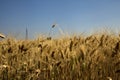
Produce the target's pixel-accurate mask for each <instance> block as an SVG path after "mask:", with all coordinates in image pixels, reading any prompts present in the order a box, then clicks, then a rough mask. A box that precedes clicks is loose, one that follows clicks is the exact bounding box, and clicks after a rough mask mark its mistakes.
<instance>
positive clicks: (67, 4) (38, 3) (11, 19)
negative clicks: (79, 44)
mask: <svg viewBox="0 0 120 80" xmlns="http://www.w3.org/2000/svg"><path fill="white" fill-rule="evenodd" d="M53 23H57V24H58V26H59V27H60V28H62V30H64V32H67V33H70V34H71V33H82V32H87V33H89V32H90V31H91V30H94V29H95V30H97V29H99V28H100V27H105V26H107V27H112V28H113V29H114V28H116V29H117V28H119V27H120V0H0V32H1V33H4V34H6V35H10V34H12V35H13V34H14V36H18V35H22V36H25V29H26V27H27V28H28V32H29V37H31V38H32V37H33V36H36V35H40V34H45V35H48V33H49V31H50V28H51V26H52V24H53ZM53 33H54V35H56V34H58V33H59V32H58V29H57V27H56V28H55V29H54V30H53Z"/></svg>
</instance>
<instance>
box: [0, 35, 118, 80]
mask: <svg viewBox="0 0 120 80" xmlns="http://www.w3.org/2000/svg"><path fill="white" fill-rule="evenodd" d="M0 80H120V36H117V35H110V34H109V35H108V34H99V35H91V36H88V37H84V36H73V37H64V38H59V39H58V38H57V39H47V38H45V37H41V38H38V39H35V40H16V39H13V38H8V39H4V40H1V41H0Z"/></svg>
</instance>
